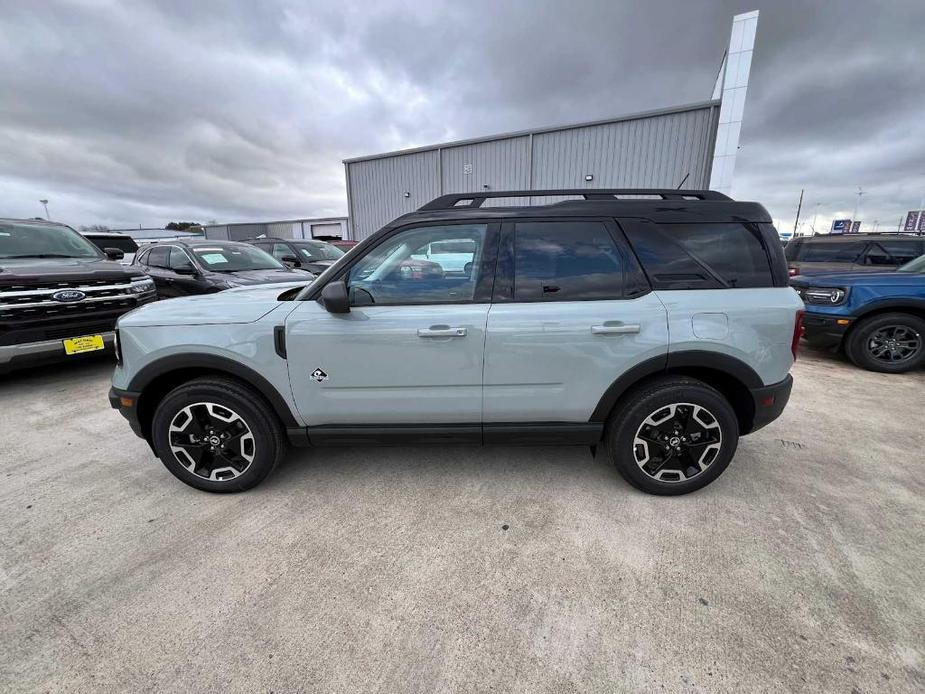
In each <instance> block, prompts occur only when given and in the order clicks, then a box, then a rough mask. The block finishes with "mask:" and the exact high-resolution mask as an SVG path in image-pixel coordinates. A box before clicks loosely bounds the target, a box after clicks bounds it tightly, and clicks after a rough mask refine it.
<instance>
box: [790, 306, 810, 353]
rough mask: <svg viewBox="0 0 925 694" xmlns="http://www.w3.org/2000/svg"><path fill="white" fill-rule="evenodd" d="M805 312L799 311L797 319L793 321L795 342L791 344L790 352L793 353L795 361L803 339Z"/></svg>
mask: <svg viewBox="0 0 925 694" xmlns="http://www.w3.org/2000/svg"><path fill="white" fill-rule="evenodd" d="M804 313H806V312H805V311H797V317H796V319H795V320H794V321H793V341H792V342H791V343H790V351H791V352H792V353H793V360H794V361H796V360H797V351H798V350H799V348H800V338H801V337H803V314H804Z"/></svg>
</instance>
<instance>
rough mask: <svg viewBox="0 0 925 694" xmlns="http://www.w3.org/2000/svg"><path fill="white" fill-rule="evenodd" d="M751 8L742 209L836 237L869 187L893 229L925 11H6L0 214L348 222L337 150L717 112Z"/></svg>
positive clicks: (87, 219) (120, 5) (0, 60)
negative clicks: (710, 107) (692, 107)
mask: <svg viewBox="0 0 925 694" xmlns="http://www.w3.org/2000/svg"><path fill="white" fill-rule="evenodd" d="M752 9H760V10H761V19H760V22H759V26H758V39H757V44H756V50H755V54H754V62H753V65H752V76H751V84H750V88H749V94H748V102H747V105H746V112H745V121H744V126H743V131H742V138H741V143H740V144H741V146H742V149H741V151H740V153H739V160H738V166H737V169H736V181H735V185H734V190H733V193H734V195H735V197H737V198H740V199H753V200H758V201H761V202H763V203H765V205H766V206H767V207H768V209H769V210H770V211H771V214H772V215H773V216H774V217H775V219H776V220H778V223H779V224H780V225H782V226H784V227H788V226H789V227H792V224H793V218H794V215H795V212H796V203H797V198H798V196H799V192H800V189H801V188H805V189H806V197H805V200H804V217H803V218H804V220H808V221H812V217H813V214H814V212H816V211H817V210H818V215H819V221H818V223H817V228H823V227H827V225H828V220H829V219H831V218H832V217H833V216H840V215H847V216H850V214H851V212H852V211H853V209H854V205H855V201H856V192H857V186H859V185H860V186H862V187H863V189H864V191H865V195H864V197H863V201H862V205H861V214H860V215H859V216H860V217H861V218H862V219H864V220H865V224H866V225H870V224H872V223H873V221H874V220H878V221H879V224H880V226H881V227H886V228H895V227H896V223H897V221H898V220H899V217H900V215H901V214H902V213H903V212H904V211H905V210H907V209H912V208H916V207H918V205H919V202H920V199H921V198H922V195H923V194H925V70H923V69H922V65H925V42H923V41H922V36H923V30H925V3H923V2H921V1H920V0H914V1H913V0H910V1H909V2H899V1H897V2H891V3H877V4H874V3H869V2H860V1H851V2H825V3H823V2H791V1H786V0H784V1H782V0H775V1H773V2H771V1H769V0H754V1H752V2H682V1H681V0H675V2H671V3H668V2H647V3H630V2H625V3H624V2H613V1H609V0H608V1H598V2H582V1H581V0H577V1H576V0H573V1H571V2H565V1H561V2H552V1H551V0H550V1H546V0H541V1H538V0H523V1H520V2H497V1H496V2H481V1H471V0H470V1H469V2H465V3H460V2H452V1H449V2H420V1H418V2H414V1H408V2H390V1H382V2H363V1H360V2H355V1H353V0H339V1H337V2H313V3H307V2H301V3H300V2H276V1H273V0H264V1H263V2H259V3H254V2H249V1H242V2H237V3H235V2H203V1H197V2H183V1H179V0H178V1H176V2H163V1H161V2H150V3H142V2H105V1H97V0H84V1H82V2H54V1H43V2H41V3H37V2H17V1H15V0H0V216H14V217H15V216H20V217H30V216H36V215H39V214H42V210H41V206H40V205H39V203H38V199H39V198H48V199H49V200H50V203H49V209H50V213H51V216H52V218H54V219H58V220H61V221H66V222H68V223H70V224H72V225H75V226H76V225H84V224H106V225H109V226H113V227H124V226H138V225H139V224H140V225H144V226H163V225H164V224H165V223H166V222H168V221H171V220H177V219H197V220H203V221H204V220H210V219H217V220H220V221H245V220H254V219H284V218H295V217H308V216H325V215H336V214H345V212H346V194H345V190H344V170H343V165H342V164H341V160H342V159H344V158H346V157H352V156H359V155H363V154H371V153H375V152H380V151H387V150H394V149H400V148H404V147H413V146H419V145H425V144H432V143H436V142H441V141H445V140H452V139H461V138H468V137H477V136H480V135H486V134H491V133H497V132H504V131H508V130H519V129H524V128H530V127H537V126H543V125H550V124H558V123H567V122H573V121H583V120H593V119H596V118H604V117H608V116H614V115H620V114H625V113H632V112H636V111H643V110H648V109H655V108H661V107H666V106H673V105H678V104H683V103H690V102H696V101H703V100H705V99H708V98H709V96H710V93H711V90H712V85H713V80H714V77H715V75H716V71H717V68H718V67H719V61H720V59H721V57H722V53H723V50H724V48H725V45H726V42H727V41H728V34H729V28H730V23H731V21H732V16H733V15H734V14H736V13H738V12H743V11H748V10H752ZM817 203H819V204H818V206H817ZM823 220H826V221H823Z"/></svg>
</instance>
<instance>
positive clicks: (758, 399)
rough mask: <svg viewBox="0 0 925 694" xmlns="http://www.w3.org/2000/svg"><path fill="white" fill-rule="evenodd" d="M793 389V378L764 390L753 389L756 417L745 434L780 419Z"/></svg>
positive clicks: (788, 375)
mask: <svg viewBox="0 0 925 694" xmlns="http://www.w3.org/2000/svg"><path fill="white" fill-rule="evenodd" d="M792 389H793V376H791V375H790V374H787V378H785V379H784V380H783V381H780V382H779V383H775V384H773V385H770V386H765V387H763V388H754V389H751V394H752V400H753V401H754V404H755V416H754V418H753V419H752V426H751V428H750V429H749V430H748V431H747V432H744V433H747V434H750V433H752V432H753V431H758V430H759V429H761V428H762V427H765V426H767V425H768V424H770V423H771V422H773V421H774V420H775V419H777V418H778V417H780V415H781V412H783V411H784V408H785V407H786V406H787V403H788V402H789V401H790V391H791V390H792Z"/></svg>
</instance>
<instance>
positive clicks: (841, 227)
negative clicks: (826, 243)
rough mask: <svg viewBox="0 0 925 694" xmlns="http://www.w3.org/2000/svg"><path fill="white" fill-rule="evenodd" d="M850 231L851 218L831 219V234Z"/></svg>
mask: <svg viewBox="0 0 925 694" xmlns="http://www.w3.org/2000/svg"><path fill="white" fill-rule="evenodd" d="M850 232H851V220H850V219H833V220H832V233H833V234H847V233H850Z"/></svg>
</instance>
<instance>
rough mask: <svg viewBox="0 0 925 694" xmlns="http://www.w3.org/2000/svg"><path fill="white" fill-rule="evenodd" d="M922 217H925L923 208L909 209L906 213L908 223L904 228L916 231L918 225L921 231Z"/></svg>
mask: <svg viewBox="0 0 925 694" xmlns="http://www.w3.org/2000/svg"><path fill="white" fill-rule="evenodd" d="M922 219H925V214H922V210H909V211H908V212H907V213H906V224H905V225H904V226H903V229H904V230H905V231H915V230H916V227H918V229H919V231H921V230H922V223H921V221H922Z"/></svg>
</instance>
